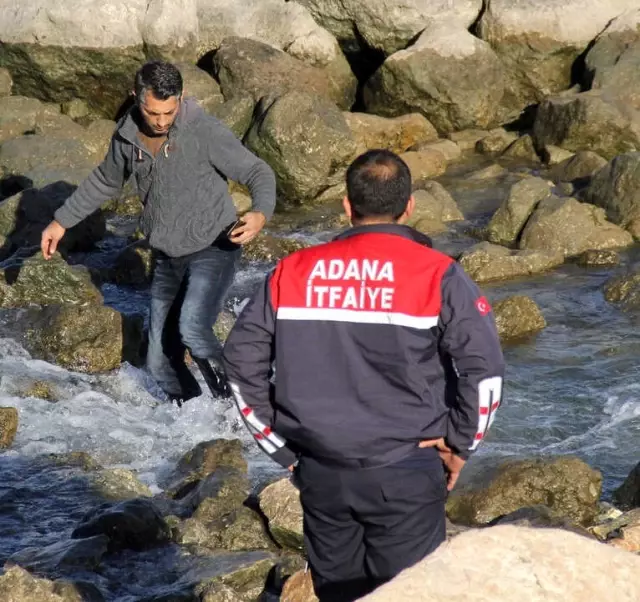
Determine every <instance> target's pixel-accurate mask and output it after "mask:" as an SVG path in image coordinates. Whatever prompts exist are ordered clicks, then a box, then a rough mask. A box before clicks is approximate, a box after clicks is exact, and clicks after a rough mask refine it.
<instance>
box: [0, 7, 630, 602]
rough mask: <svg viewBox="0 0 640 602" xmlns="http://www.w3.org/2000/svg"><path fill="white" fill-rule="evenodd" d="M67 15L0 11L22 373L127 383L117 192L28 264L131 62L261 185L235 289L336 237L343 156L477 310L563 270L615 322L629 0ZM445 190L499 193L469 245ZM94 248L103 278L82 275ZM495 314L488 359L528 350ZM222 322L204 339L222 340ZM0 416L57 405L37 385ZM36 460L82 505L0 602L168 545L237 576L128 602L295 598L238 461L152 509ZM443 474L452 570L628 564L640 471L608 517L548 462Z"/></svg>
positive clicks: (95, 472) (135, 337)
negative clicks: (455, 563)
mask: <svg viewBox="0 0 640 602" xmlns="http://www.w3.org/2000/svg"><path fill="white" fill-rule="evenodd" d="M83 6H84V8H82V10H80V9H75V8H74V9H71V8H68V7H66V6H62V5H60V4H59V3H58V4H56V3H53V2H50V0H44V1H42V2H40V3H39V4H38V6H30V5H28V4H25V5H21V6H20V7H19V8H18V9H17V10H12V9H10V8H8V6H4V5H2V4H0V41H1V42H2V44H1V45H0V312H5V313H7V315H11V316H14V319H13V320H12V322H11V323H10V324H9V325H8V326H6V327H4V328H3V332H2V333H1V334H2V336H6V337H10V338H13V339H15V340H16V341H18V342H19V343H20V345H22V346H23V347H24V348H25V349H26V350H27V351H28V352H29V353H30V354H31V356H32V357H33V358H36V359H43V360H45V361H48V362H51V363H53V364H56V365H59V366H61V367H64V368H66V369H68V370H73V371H75V372H81V373H88V374H102V373H105V372H108V371H111V370H115V369H117V368H118V367H119V366H120V365H121V364H122V362H123V361H126V362H129V363H130V364H132V365H141V362H142V360H143V357H144V337H145V333H144V316H142V315H137V314H125V313H121V312H118V311H116V310H115V309H113V308H112V307H109V306H107V305H105V304H104V296H103V293H102V289H103V287H104V285H105V284H107V285H117V286H124V287H129V289H130V290H139V291H145V290H147V288H148V285H149V279H150V274H151V272H152V269H153V266H152V258H151V253H150V250H149V249H148V247H147V246H146V244H145V243H144V241H141V240H140V236H139V234H138V232H137V231H136V230H135V226H134V221H135V218H136V217H137V216H138V215H139V214H140V212H141V208H142V207H141V203H140V201H139V199H138V198H137V197H136V195H135V194H132V193H131V191H130V190H128V189H125V190H124V191H123V193H122V194H121V195H120V196H119V197H118V198H114V199H112V200H111V201H109V202H108V203H107V204H106V205H105V206H103V207H102V208H101V210H100V211H98V212H96V213H95V214H94V215H93V216H92V217H91V218H90V219H88V220H86V221H85V222H83V223H82V224H80V225H78V226H76V227H75V228H72V229H71V230H70V231H69V232H68V235H67V236H66V237H65V239H64V245H63V246H62V247H61V248H60V253H59V254H57V255H56V257H55V258H54V260H52V261H51V262H47V263H46V264H45V262H44V261H43V260H42V259H41V258H40V256H39V253H38V244H39V238H40V233H41V231H42V228H43V227H44V225H46V224H47V223H48V222H49V221H50V219H51V217H52V215H53V212H54V211H55V209H57V208H58V207H59V206H60V204H61V203H62V202H63V201H64V199H65V198H66V197H67V196H68V195H69V194H70V192H71V191H72V190H73V189H74V188H75V186H77V185H78V183H79V182H80V181H81V180H82V179H83V178H84V177H85V176H86V175H87V174H88V173H89V172H90V170H91V169H92V168H93V167H94V166H95V165H96V164H97V163H98V162H99V161H100V159H101V158H102V156H103V155H104V153H105V150H106V148H107V145H108V142H109V139H110V136H111V133H112V131H113V128H114V126H115V119H116V118H117V116H118V114H119V113H120V112H121V111H122V109H123V107H124V106H126V102H127V96H128V90H129V87H130V84H131V78H132V75H133V73H134V72H135V70H136V69H137V67H138V66H139V65H140V63H141V62H142V61H143V60H145V58H148V57H162V58H166V59H170V60H175V61H178V62H179V64H180V67H181V69H182V71H183V74H184V76H185V83H186V93H187V94H188V95H192V96H195V97H196V99H197V100H198V101H199V102H200V104H201V105H202V106H203V107H204V108H205V110H207V111H208V112H210V113H211V114H213V115H215V116H217V117H218V118H220V119H221V120H223V121H224V122H225V123H226V124H227V125H228V126H229V127H230V128H231V129H232V130H233V131H234V132H235V133H236V135H238V137H240V138H242V139H243V141H244V143H245V144H246V145H247V146H248V147H249V148H250V149H251V150H253V151H254V152H255V153H256V154H258V155H259V156H261V157H262V158H264V159H265V160H266V161H267V162H268V163H269V164H270V165H271V167H272V168H273V169H274V171H275V173H276V176H277V183H278V211H277V214H276V216H275V217H274V220H273V222H272V223H270V224H269V228H268V231H267V232H266V233H264V234H262V235H261V236H260V237H259V239H258V240H256V241H255V242H254V243H252V244H251V245H249V246H248V247H247V248H246V250H245V262H246V263H247V264H249V263H251V264H253V265H258V266H268V265H271V264H273V262H274V261H276V260H277V259H279V258H281V257H283V256H284V255H286V254H287V253H289V252H292V251H294V250H296V249H297V248H300V247H301V246H304V245H306V244H309V243H308V242H306V241H305V240H303V239H301V238H299V237H296V236H295V234H296V233H298V232H302V231H304V232H319V233H326V232H330V231H333V230H336V229H338V228H341V227H343V226H345V225H346V224H345V222H344V219H343V218H342V217H341V216H340V213H339V200H340V199H341V198H342V195H343V194H344V184H343V180H344V172H345V169H346V167H347V165H348V164H349V163H350V161H351V160H352V159H353V158H354V157H355V156H356V155H357V154H358V153H360V152H362V151H364V150H366V149H369V148H388V149H390V150H393V151H394V152H397V153H399V154H401V156H402V157H403V158H404V159H405V161H406V162H407V163H408V165H409V167H410V169H411V172H412V176H413V180H414V183H415V191H414V192H415V197H416V202H417V211H416V213H415V215H414V217H413V219H412V222H411V225H413V226H414V227H416V228H417V229H419V230H421V231H422V232H425V233H426V234H429V235H434V236H438V235H446V234H447V233H451V232H454V231H455V232H456V234H457V238H458V239H459V240H462V241H463V242H462V244H458V245H456V246H455V249H454V250H452V252H451V254H452V256H454V257H455V258H456V259H457V260H458V261H459V262H460V263H461V264H462V265H463V267H464V268H465V270H466V271H467V272H468V273H469V274H470V275H471V276H472V277H473V278H474V279H475V280H476V281H477V282H478V283H479V284H481V286H485V285H487V286H499V285H501V284H504V283H506V282H516V283H517V282H519V281H524V280H525V279H527V278H530V277H533V276H537V275H541V274H542V275H544V274H547V273H549V272H550V271H552V270H554V269H556V268H558V267H559V266H562V265H565V264H567V263H572V264H576V265H578V266H581V267H582V269H585V270H586V269H587V268H593V267H603V266H605V267H610V268H612V272H611V277H610V278H609V279H608V281H607V282H606V283H605V285H604V287H603V289H602V292H603V295H604V297H605V299H606V300H607V302H609V303H611V304H612V305H614V306H615V307H618V308H619V309H620V310H622V311H625V312H635V311H637V309H638V308H639V307H640V272H638V271H633V270H632V271H625V270H620V269H616V266H617V265H618V264H619V263H620V261H621V260H620V256H621V254H623V253H624V252H625V251H626V250H628V249H632V248H634V247H636V246H637V241H638V240H639V239H640V193H639V192H638V191H639V190H640V76H639V75H638V73H640V71H639V68H640V29H639V25H640V10H639V9H638V6H637V1H636V0H615V1H612V2H608V3H603V2H599V1H597V0H588V1H586V2H585V1H580V2H579V1H578V0H568V1H565V2H562V3H559V2H557V1H556V0H544V1H542V2H533V1H523V2H519V3H513V2H510V1H509V0H490V1H489V0H485V1H483V0H460V1H459V2H450V1H444V0H443V1H442V2H440V1H438V2H430V3H424V2H417V1H415V2H414V1H410V2H398V1H397V0H371V1H368V2H366V3H363V2H356V1H355V0H343V1H342V2H341V3H339V7H338V4H336V3H335V2H333V1H331V0H298V2H283V1H281V0H268V1H265V0H260V1H258V0H242V1H240V2H236V3H228V2H221V1H219V0H213V1H211V0H209V1H208V2H206V3H205V2H199V1H198V0H180V1H179V2H175V3H171V4H168V3H164V2H161V1H160V0H151V2H141V1H135V2H133V3H129V4H128V5H127V9H126V10H127V12H126V14H125V13H120V12H119V10H120V9H122V6H121V4H120V3H119V2H116V1H115V0H107V2H104V1H102V2H99V3H98V2H97V1H94V0H91V1H90V2H88V3H85V5H83ZM96 15H99V18H96ZM87 17H91V18H90V19H87ZM83 22H86V23H87V24H86V25H83V26H81V24H82V23H83ZM451 178H455V179H456V180H457V182H458V183H459V184H460V185H462V186H464V187H466V189H467V190H469V191H473V190H475V189H476V188H477V187H481V186H483V185H485V184H486V183H487V182H494V183H495V184H496V186H499V187H501V189H502V190H503V191H504V194H503V195H502V197H503V198H501V199H499V202H497V203H496V202H493V203H488V206H487V210H486V212H485V213H486V219H483V220H481V221H482V224H481V225H480V227H475V226H474V227H471V226H470V225H469V222H468V221H467V220H466V215H465V211H464V210H463V208H461V206H460V203H458V202H456V200H455V199H454V196H453V195H452V194H451V191H450V190H449V189H448V187H447V185H443V183H442V182H446V181H447V179H451ZM230 192H231V193H232V196H233V199H234V202H235V203H236V206H237V207H238V209H239V210H240V211H243V210H246V209H247V208H248V206H249V203H250V199H249V198H248V196H247V191H246V190H243V189H242V187H240V186H238V185H236V184H235V183H233V182H230ZM489 207H491V208H489ZM107 248H108V249H110V250H109V251H108V252H106V251H105V252H104V253H102V255H105V256H107V255H108V260H105V261H98V262H96V261H95V256H96V254H98V255H99V254H101V253H99V252H97V249H107ZM494 311H495V314H496V319H497V323H498V327H499V331H500V336H501V338H502V339H503V341H504V343H505V345H518V344H520V343H521V342H525V343H526V341H527V337H529V336H530V335H532V334H534V333H536V332H539V331H540V330H542V329H544V328H545V327H546V320H545V317H544V315H543V313H542V311H541V310H540V308H539V307H538V306H537V305H536V303H535V302H534V301H533V300H532V299H531V298H529V297H527V296H525V295H522V294H514V295H511V296H509V297H506V298H503V299H501V300H500V301H499V302H498V303H496V304H495V305H494ZM233 320H234V315H233V314H232V313H231V312H229V311H225V312H224V313H223V314H222V315H221V317H220V319H219V321H218V324H217V325H216V332H217V333H218V334H219V336H221V338H224V336H225V334H226V333H227V332H228V331H229V329H230V328H231V326H232V324H233ZM1 377H2V375H0V379H1ZM18 394H19V395H20V396H27V397H29V396H33V397H36V398H38V399H47V400H50V401H51V402H55V401H56V399H57V392H56V387H55V383H52V382H46V381H43V382H28V383H25V386H24V387H23V389H22V390H20V391H19V392H18ZM18 418H19V417H18V413H17V411H16V409H15V408H0V447H3V448H10V446H11V443H12V441H13V438H14V437H15V435H16V432H17V429H19V428H20V425H19V424H18ZM43 461H45V460H43ZM46 461H47V462H50V463H51V466H59V465H63V466H67V467H68V466H70V465H71V466H73V467H74V470H75V471H76V472H77V473H78V474H80V473H81V474H82V477H78V478H82V479H86V481H87V483H88V484H89V485H88V486H89V487H91V488H92V491H95V492H96V495H97V496H98V497H100V498H101V499H104V501H105V505H103V506H100V507H99V508H96V509H95V510H94V511H92V512H91V513H90V514H89V515H87V516H85V517H84V519H83V520H82V521H80V522H79V524H78V526H77V528H76V529H75V531H74V534H73V535H72V536H71V538H70V539H68V540H64V541H61V542H59V543H58V544H54V545H52V546H47V547H44V548H39V549H25V550H23V551H21V552H18V553H17V554H16V555H14V557H13V558H12V560H11V561H10V562H9V563H8V565H7V567H6V568H5V573H4V575H2V576H0V598H4V597H5V596H8V597H9V599H12V600H16V602H23V601H24V602H27V601H28V600H31V599H34V598H33V597H31V598H30V597H29V596H32V595H36V596H37V600H38V602H41V601H42V602H49V601H51V602H72V601H73V602H76V601H77V600H80V599H82V600H92V601H93V600H96V601H100V600H102V599H104V598H103V596H102V595H101V594H100V592H99V591H97V589H96V588H95V586H91V584H90V583H89V584H87V583H84V582H78V583H75V584H74V583H69V582H65V580H64V579H63V578H58V577H57V575H58V574H64V572H65V570H66V569H65V568H64V567H67V568H68V567H69V566H71V567H75V568H76V569H77V568H78V567H82V569H83V570H88V571H90V572H91V571H99V567H100V562H101V559H102V558H104V557H106V556H108V555H110V554H114V553H117V552H118V551H121V550H123V549H131V550H140V549H145V548H146V547H147V546H149V547H158V546H160V547H163V546H171V545H173V546H178V547H179V549H180V550H181V553H185V554H190V555H194V556H199V555H203V556H207V555H212V554H215V553H218V552H219V551H221V550H225V551H227V552H233V553H239V554H246V555H247V556H246V562H245V563H244V564H243V565H242V567H241V568H240V569H238V570H234V571H233V572H231V573H228V574H221V575H220V576H219V577H215V578H213V579H210V580H201V581H198V580H197V579H196V580H193V579H192V580H191V581H189V582H188V583H183V584H182V585H183V589H182V590H180V591H178V590H175V591H172V592H170V593H168V594H167V595H166V596H165V597H157V596H156V597H153V598H148V599H144V602H168V601H169V600H171V601H180V602H190V601H194V602H195V601H199V602H216V601H219V602H222V601H227V602H229V601H231V602H234V601H237V600H243V601H246V602H248V601H250V600H256V599H258V597H259V596H260V594H261V592H262V590H263V589H264V587H265V583H268V584H270V585H269V586H268V587H270V588H272V590H273V592H279V591H280V589H281V588H282V585H283V584H285V582H287V583H288V585H287V584H285V592H284V593H283V594H282V598H281V599H282V600H289V601H290V602H298V601H303V600H311V599H313V598H312V597H311V596H312V592H311V590H310V585H309V582H308V575H307V576H305V575H304V573H299V572H298V571H300V570H301V569H302V568H303V566H304V562H303V557H302V551H303V544H302V539H301V514H300V508H299V504H298V501H297V493H296V491H295V489H294V488H293V487H292V486H291V484H290V483H289V481H288V480H281V481H277V482H275V483H271V484H269V485H268V486H266V487H265V488H263V489H261V490H260V491H253V490H252V487H251V486H250V483H249V480H248V478H247V466H246V461H245V459H244V458H243V453H242V446H241V444H240V442H239V441H234V440H217V441H211V442H205V443H202V444H201V445H199V446H198V447H196V448H195V449H194V450H192V451H191V452H189V453H188V454H186V455H185V456H184V457H183V458H182V459H181V460H180V462H179V463H178V465H177V467H176V469H175V471H174V473H173V474H172V475H171V477H170V478H169V479H168V480H167V482H166V483H164V492H163V493H161V494H155V495H154V494H152V492H151V491H150V490H148V488H146V486H144V485H143V484H142V483H140V482H138V480H137V477H136V476H135V474H133V473H131V472H128V471H124V470H122V469H103V468H101V467H99V466H97V465H96V462H95V461H94V460H92V459H91V458H90V456H88V455H86V454H84V453H79V454H77V455H74V456H73V457H71V458H69V457H66V458H49V459H47V460H46ZM52 470H53V469H52ZM468 472H469V482H468V483H461V486H460V487H459V488H458V489H456V491H455V492H454V494H453V495H452V496H451V498H450V500H449V503H448V515H449V519H450V521H451V525H450V527H451V534H452V536H453V535H454V534H455V537H458V533H460V532H461V531H466V530H467V529H470V531H471V532H470V534H467V533H465V537H468V538H469V539H468V540H467V539H465V540H464V541H467V542H468V543H467V544H466V545H467V546H473V545H475V544H474V539H473V538H474V537H476V535H474V534H475V533H477V536H478V537H483V535H482V533H484V532H485V531H486V527H487V526H491V527H497V526H501V525H502V526H503V525H505V523H506V524H508V525H512V524H515V525H519V526H522V527H526V526H533V527H548V528H549V529H551V531H553V532H555V530H556V529H561V530H568V531H571V532H572V533H573V534H577V535H579V536H581V537H586V538H589V539H594V540H597V541H601V542H605V543H607V544H608V545H610V546H613V547H618V548H621V549H622V550H627V551H630V552H635V553H636V554H638V553H640V515H639V514H638V508H640V464H638V466H636V468H635V469H634V470H633V471H632V472H631V474H630V475H629V477H628V478H627V480H626V481H625V482H624V483H623V484H622V485H621V486H620V487H619V488H618V489H617V490H616V493H615V496H614V499H613V502H614V504H615V507H614V506H612V505H611V504H607V503H603V502H601V487H602V475H601V474H600V473H599V472H598V471H596V470H594V469H592V468H590V467H589V466H588V465H586V464H585V463H584V462H583V461H581V460H578V459H577V458H573V457H569V456H560V457H545V458H512V459H509V460H505V462H504V463H502V464H500V465H495V463H494V464H493V465H491V466H488V467H486V470H485V467H482V466H481V465H480V464H479V465H478V466H477V468H476V469H474V470H473V471H471V470H469V471H468ZM503 543H504V542H503ZM459 545H461V546H462V545H463V544H459ZM634 560H635V557H634ZM243 562H244V561H243ZM240 564H242V562H241V563H240ZM11 565H15V566H11ZM20 567H22V568H20ZM274 567H275V568H274ZM23 569H27V570H28V571H31V572H32V573H34V575H40V576H45V577H51V580H47V579H39V578H36V577H35V576H33V575H31V574H30V573H28V572H25V571H24V570H23ZM291 575H293V577H292V578H291V579H289V580H288V581H287V579H288V577H289V576H291ZM178 589H179V588H178ZM32 592H38V593H37V594H32ZM273 595H277V593H275V594H273ZM11 596H13V597H11ZM381 599H382V598H381ZM389 599H393V598H392V597H390V598H389ZM611 599H612V600H613V598H611ZM139 600H140V602H142V601H143V598H142V597H141V598H140V599H139ZM620 600H626V598H622V597H621V598H620ZM629 600H631V598H629ZM495 602H498V599H496V600H495Z"/></svg>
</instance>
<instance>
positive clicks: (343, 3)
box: [298, 0, 482, 54]
mask: <svg viewBox="0 0 640 602" xmlns="http://www.w3.org/2000/svg"><path fill="white" fill-rule="evenodd" d="M298 1H299V3H300V4H303V5H305V6H307V7H308V8H309V10H310V11H311V14H312V15H313V16H314V17H315V19H316V21H318V23H320V25H322V26H323V27H325V28H326V29H328V30H329V31H331V32H332V33H333V34H334V35H335V36H336V37H337V38H338V39H339V40H342V41H344V42H347V43H348V44H350V45H351V46H357V45H358V43H359V41H358V37H359V36H361V37H362V39H363V40H364V42H365V43H366V44H367V45H368V46H371V47H373V48H378V49H380V50H382V51H383V52H384V53H385V54H392V53H394V52H396V51H397V50H401V49H403V48H405V47H406V46H407V45H408V44H409V43H410V41H411V40H413V39H414V38H415V37H416V35H417V34H419V33H420V32H421V31H422V30H423V29H425V27H427V25H429V24H430V23H433V22H434V21H439V20H442V21H449V22H452V23H455V24H456V25H458V26H459V27H461V28H467V27H469V26H470V25H471V24H472V23H473V22H474V21H475V20H476V19H477V18H478V15H479V14H480V11H481V10H482V2H481V1H480V0H459V1H456V2H449V1H447V0H435V1H433V2H422V1H421V0H408V1H407V0H368V1H367V2H362V1H360V0H298Z"/></svg>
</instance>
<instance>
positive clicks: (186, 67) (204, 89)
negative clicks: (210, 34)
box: [178, 63, 224, 113]
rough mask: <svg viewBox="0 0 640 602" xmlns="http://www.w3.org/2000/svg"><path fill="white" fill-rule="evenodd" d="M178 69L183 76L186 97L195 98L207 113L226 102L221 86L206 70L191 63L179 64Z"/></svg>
mask: <svg viewBox="0 0 640 602" xmlns="http://www.w3.org/2000/svg"><path fill="white" fill-rule="evenodd" d="M178 68H179V69H180V73H181V74H182V81H183V83H184V96H185V97H193V98H195V99H196V100H197V101H198V104H199V105H200V106H201V107H202V108H203V109H204V110H205V111H206V112H207V113H211V112H212V111H214V110H215V109H216V107H218V106H219V105H221V104H222V103H223V102H224V96H223V95H222V92H221V90H220V85H219V84H218V82H217V81H216V80H215V79H213V77H211V75H209V74H208V73H207V72H206V71H205V70H204V69H200V68H199V67H196V66H195V65H192V64H191V63H179V64H178Z"/></svg>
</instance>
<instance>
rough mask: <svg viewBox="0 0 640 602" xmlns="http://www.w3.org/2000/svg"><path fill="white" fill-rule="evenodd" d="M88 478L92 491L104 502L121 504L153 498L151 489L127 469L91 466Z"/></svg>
mask: <svg viewBox="0 0 640 602" xmlns="http://www.w3.org/2000/svg"><path fill="white" fill-rule="evenodd" d="M89 467H90V469H91V470H92V472H91V474H89V475H88V476H87V479H88V481H89V484H90V487H91V490H92V491H93V492H95V494H96V495H98V496H100V497H101V498H102V499H104V500H109V501H113V502H121V501H123V500H132V499H135V498H141V497H151V496H152V495H153V494H152V492H151V489H149V487H148V486H147V485H145V484H144V483H142V482H141V481H140V479H138V477H137V476H136V475H135V473H133V472H132V471H130V470H127V469H125V468H104V469H103V468H100V467H99V466H98V467H94V466H93V464H90V465H89Z"/></svg>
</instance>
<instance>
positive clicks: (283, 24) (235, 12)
mask: <svg viewBox="0 0 640 602" xmlns="http://www.w3.org/2000/svg"><path fill="white" fill-rule="evenodd" d="M197 4H198V8H197V12H198V20H199V30H198V37H199V47H200V48H201V49H202V51H203V52H208V51H211V50H216V49H218V48H220V46H221V45H222V43H223V40H224V39H225V38H229V37H233V36H235V37H238V38H248V39H251V40H256V41H258V42H263V43H264V44H268V45H269V46H273V47H274V48H278V49H280V50H284V51H286V52H287V53H288V54H290V55H291V56H294V57H296V58H299V59H300V60H302V61H304V62H307V63H309V64H312V65H319V66H326V65H329V64H330V63H332V62H334V61H336V60H337V59H340V57H341V56H342V52H341V50H340V47H339V46H338V43H337V40H336V39H335V38H334V36H333V35H331V34H330V33H329V32H328V31H326V30H325V29H323V28H322V27H320V26H319V25H318V24H317V23H316V22H315V21H314V19H313V17H312V16H311V14H310V12H309V10H308V9H307V8H305V7H304V6H302V3H297V2H286V3H285V2H282V1H281V0H239V1H236V2H228V1H227V0H207V1H206V2H202V1H199V2H198V3H197Z"/></svg>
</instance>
